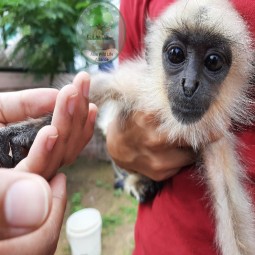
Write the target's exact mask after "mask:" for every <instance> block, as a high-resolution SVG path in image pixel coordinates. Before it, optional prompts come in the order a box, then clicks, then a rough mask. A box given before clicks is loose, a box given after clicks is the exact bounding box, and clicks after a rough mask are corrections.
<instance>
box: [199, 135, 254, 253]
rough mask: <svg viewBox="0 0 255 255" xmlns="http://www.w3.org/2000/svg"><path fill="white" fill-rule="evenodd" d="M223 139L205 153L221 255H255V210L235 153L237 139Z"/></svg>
mask: <svg viewBox="0 0 255 255" xmlns="http://www.w3.org/2000/svg"><path fill="white" fill-rule="evenodd" d="M230 137H231V138H228V139H227V138H225V137H224V138H221V139H220V140H218V141H216V142H214V143H211V144H209V145H208V146H206V147H205V148H204V150H203V159H204V163H205V171H206V178H207V182H208V185H209V189H210V194H211V196H212V200H213V201H212V205H213V206H214V208H213V210H214V214H215V219H216V239H217V240H216V241H217V245H218V246H219V248H220V250H221V251H222V255H254V252H255V232H254V212H253V210H254V208H253V206H252V202H251V199H250V197H249V195H248V193H247V191H246V190H245V187H244V183H243V181H244V180H245V174H244V172H243V170H242V166H241V165H240V163H239V161H238V155H237V153H236V152H235V149H234V147H235V138H234V137H233V136H232V135H230Z"/></svg>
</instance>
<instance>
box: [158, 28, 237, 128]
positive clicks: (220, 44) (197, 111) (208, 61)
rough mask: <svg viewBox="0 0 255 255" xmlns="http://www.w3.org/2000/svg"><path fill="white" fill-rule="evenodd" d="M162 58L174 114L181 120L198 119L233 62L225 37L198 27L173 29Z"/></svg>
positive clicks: (168, 94)
mask: <svg viewBox="0 0 255 255" xmlns="http://www.w3.org/2000/svg"><path fill="white" fill-rule="evenodd" d="M162 60H163V67H164V72H165V79H166V80H165V85H166V87H167V96H168V99H169V102H170V105H171V110H172V113H173V115H174V117H175V118H176V119H177V120H178V121H179V122H181V123H183V124H192V123H195V122H197V121H199V120H200V119H201V118H202V117H203V115H204V114H205V113H206V112H207V110H208V109H209V107H210V105H211V104H212V102H213V101H214V98H215V97H216V96H217V94H218V92H219V89H220V87H221V84H222V82H223V81H224V79H225V78H226V76H227V75H228V71H229V69H230V66H231V63H232V53H231V48H230V45H229V42H228V40H227V39H225V38H224V37H223V36H222V35H220V34H217V33H214V32H213V31H206V30H205V29H202V28H199V27H198V28H195V29H187V28H180V29H179V30H173V31H172V32H171V35H170V36H169V37H168V38H167V39H166V41H165V43H164V46H163V49H162Z"/></svg>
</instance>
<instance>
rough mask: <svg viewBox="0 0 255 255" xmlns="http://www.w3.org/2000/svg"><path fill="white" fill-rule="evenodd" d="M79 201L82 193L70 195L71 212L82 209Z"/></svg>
mask: <svg viewBox="0 0 255 255" xmlns="http://www.w3.org/2000/svg"><path fill="white" fill-rule="evenodd" d="M81 201H82V195H81V193H80V192H76V193H74V194H73V195H72V197H71V213H75V212H77V211H79V210H81V209H83V206H82V204H81Z"/></svg>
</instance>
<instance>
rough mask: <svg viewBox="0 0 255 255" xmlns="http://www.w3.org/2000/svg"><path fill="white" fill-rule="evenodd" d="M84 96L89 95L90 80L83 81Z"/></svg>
mask: <svg viewBox="0 0 255 255" xmlns="http://www.w3.org/2000/svg"><path fill="white" fill-rule="evenodd" d="M83 96H84V97H85V98H88V97H89V82H88V81H86V82H84V81H83Z"/></svg>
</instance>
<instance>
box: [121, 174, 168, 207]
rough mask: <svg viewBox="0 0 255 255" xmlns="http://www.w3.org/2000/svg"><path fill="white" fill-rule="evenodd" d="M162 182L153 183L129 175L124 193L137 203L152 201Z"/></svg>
mask: <svg viewBox="0 0 255 255" xmlns="http://www.w3.org/2000/svg"><path fill="white" fill-rule="evenodd" d="M162 185H163V183H162V182H155V181H153V180H151V179H149V178H147V177H145V176H142V175H138V174H129V175H128V177H127V178H126V180H125V186H124V189H125V191H126V192H127V193H128V194H130V195H131V196H133V197H135V198H136V199H137V200H138V201H139V203H145V202H147V201H150V200H152V199H153V198H154V197H155V195H156V194H157V192H158V191H159V190H160V189H161V188H162Z"/></svg>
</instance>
